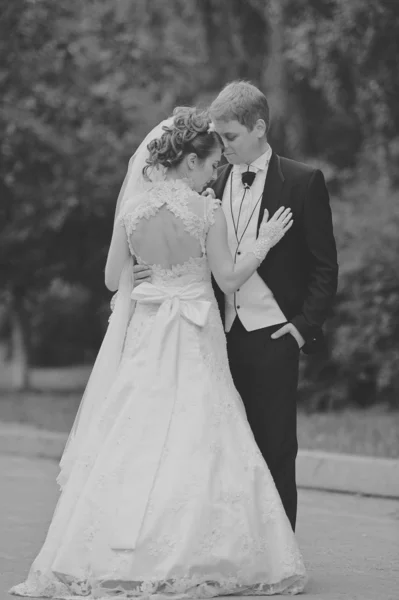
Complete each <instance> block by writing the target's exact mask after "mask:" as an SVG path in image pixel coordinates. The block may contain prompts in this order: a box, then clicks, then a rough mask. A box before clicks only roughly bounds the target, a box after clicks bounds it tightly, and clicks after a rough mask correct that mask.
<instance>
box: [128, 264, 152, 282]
mask: <svg viewBox="0 0 399 600" xmlns="http://www.w3.org/2000/svg"><path fill="white" fill-rule="evenodd" d="M133 273H134V286H135V287H136V285H140V283H143V282H144V281H148V282H150V281H151V275H152V271H151V268H150V267H148V266H147V265H133Z"/></svg>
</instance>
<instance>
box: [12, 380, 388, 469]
mask: <svg viewBox="0 0 399 600" xmlns="http://www.w3.org/2000/svg"><path fill="white" fill-rule="evenodd" d="M80 399H81V392H80V391H79V392H77V391H69V392H68V391H64V392H60V391H57V392H51V391H50V390H49V391H43V392H24V393H11V392H6V391H2V392H0V421H3V422H18V423H24V424H30V425H34V426H35V427H38V428H40V429H48V430H50V431H60V432H65V433H67V432H68V431H69V429H70V428H71V426H72V423H73V419H74V417H75V414H76V411H77V409H78V406H79V403H80ZM298 435H299V446H300V448H303V449H312V450H313V449H319V450H327V451H331V452H346V453H350V454H360V455H369V456H381V457H390V458H399V411H398V412H390V411H387V410H386V409H384V408H382V407H379V408H372V409H367V410H356V409H347V410H345V411H342V412H338V413H329V414H324V413H322V414H321V413H314V414H305V413H303V412H300V413H299V416H298Z"/></svg>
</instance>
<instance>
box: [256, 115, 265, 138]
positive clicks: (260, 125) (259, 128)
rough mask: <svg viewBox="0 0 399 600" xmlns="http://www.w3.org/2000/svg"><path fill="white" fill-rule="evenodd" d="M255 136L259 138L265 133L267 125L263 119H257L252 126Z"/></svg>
mask: <svg viewBox="0 0 399 600" xmlns="http://www.w3.org/2000/svg"><path fill="white" fill-rule="evenodd" d="M254 131H255V133H256V137H258V138H261V137H263V136H264V135H266V134H267V126H266V123H265V121H264V120H263V119H258V120H257V121H256V123H255V126H254Z"/></svg>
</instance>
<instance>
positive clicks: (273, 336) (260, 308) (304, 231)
mask: <svg viewBox="0 0 399 600" xmlns="http://www.w3.org/2000/svg"><path fill="white" fill-rule="evenodd" d="M210 115H211V118H212V121H213V123H214V127H215V130H216V131H217V132H218V133H219V135H220V136H221V138H222V140H223V143H224V155H225V157H226V159H227V160H228V162H229V164H227V165H224V166H223V167H221V168H220V169H219V172H218V177H217V179H216V181H215V182H214V183H213V189H214V192H215V195H216V197H217V198H219V199H220V200H221V201H222V208H223V211H224V213H225V216H226V220H227V226H228V239H229V246H230V250H231V252H232V255H233V257H234V259H235V260H237V261H238V260H239V259H240V255H241V254H244V253H245V252H246V251H247V249H248V248H249V247H251V245H252V244H253V242H254V240H255V239H256V237H257V234H258V231H259V226H260V223H261V219H262V216H263V213H264V211H265V209H267V210H268V211H269V216H270V217H271V216H272V215H273V213H274V212H275V211H276V210H277V209H278V208H279V207H280V206H285V207H290V208H291V210H292V213H293V221H294V224H293V226H292V227H291V229H290V230H289V232H288V233H287V234H286V235H285V236H284V238H283V239H282V240H281V241H280V242H279V243H278V244H277V245H276V246H275V247H274V248H272V250H271V251H270V252H269V254H268V255H267V257H266V260H264V261H263V263H262V264H261V265H260V267H259V269H258V271H257V272H256V273H255V274H254V275H253V276H252V277H251V278H250V279H249V280H248V281H247V282H246V283H245V284H244V285H243V286H242V287H241V288H240V289H239V290H238V291H237V293H235V294H231V295H224V294H223V292H222V291H221V290H220V289H219V288H218V287H217V285H216V283H215V282H214V288H215V293H216V298H217V300H218V303H219V308H220V312H221V315H222V319H223V322H224V326H225V331H226V335H227V349H228V355H229V362H230V368H231V372H232V375H233V379H234V383H235V386H236V388H237V389H238V391H239V393H240V395H241V397H242V400H243V402H244V405H245V408H246V412H247V417H248V421H249V423H250V426H251V428H252V431H253V433H254V436H255V440H256V442H257V444H258V446H259V448H260V451H261V452H262V454H263V457H264V459H265V461H266V463H267V465H268V467H269V469H270V471H271V474H272V476H273V478H274V481H275V484H276V487H277V490H278V492H279V494H280V497H281V500H282V503H283V505H284V508H285V511H286V513H287V516H288V518H289V520H290V522H291V525H292V528H293V529H295V522H296V513H297V490H296V482H295V459H296V455H297V450H298V442H297V431H296V417H297V414H296V410H297V409H296V402H297V385H298V363H299V353H300V349H302V351H303V352H305V353H306V354H311V353H314V352H317V351H318V350H320V349H321V348H322V347H323V333H322V330H321V326H322V324H323V322H324V321H325V319H326V318H327V316H328V315H329V313H330V311H331V305H332V302H333V300H334V296H335V293H336V289H337V276H338V264H337V252H336V246H335V240H334V235H333V226H332V219H331V209H330V204H329V196H328V192H327V189H326V185H325V182H324V177H323V174H322V173H321V171H319V170H317V169H314V168H312V167H310V166H307V165H304V164H302V163H299V162H296V161H293V160H289V159H287V158H283V157H280V156H278V155H277V154H276V153H275V152H273V150H272V148H271V147H270V145H269V144H268V141H267V132H268V128H269V107H268V103H267V100H266V98H265V96H264V95H263V93H262V92H261V91H260V90H259V89H257V88H256V87H255V86H253V85H251V84H250V83H247V82H243V81H236V82H233V83H230V84H228V85H227V86H226V87H225V88H224V89H223V90H222V91H221V92H220V94H219V95H218V96H217V98H216V99H215V100H214V102H213V103H212V105H211V107H210Z"/></svg>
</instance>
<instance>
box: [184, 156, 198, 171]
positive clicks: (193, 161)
mask: <svg viewBox="0 0 399 600" xmlns="http://www.w3.org/2000/svg"><path fill="white" fill-rule="evenodd" d="M197 161H198V156H197V155H196V154H195V152H190V154H187V156H186V163H187V166H188V168H189V169H190V171H192V170H193V169H195V167H196V165H197Z"/></svg>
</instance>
